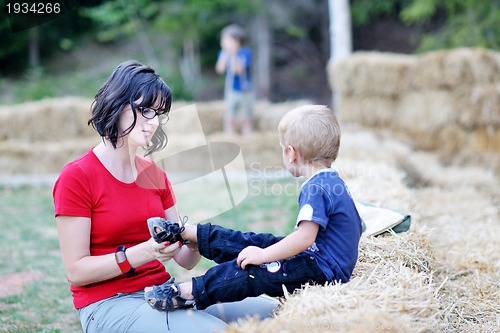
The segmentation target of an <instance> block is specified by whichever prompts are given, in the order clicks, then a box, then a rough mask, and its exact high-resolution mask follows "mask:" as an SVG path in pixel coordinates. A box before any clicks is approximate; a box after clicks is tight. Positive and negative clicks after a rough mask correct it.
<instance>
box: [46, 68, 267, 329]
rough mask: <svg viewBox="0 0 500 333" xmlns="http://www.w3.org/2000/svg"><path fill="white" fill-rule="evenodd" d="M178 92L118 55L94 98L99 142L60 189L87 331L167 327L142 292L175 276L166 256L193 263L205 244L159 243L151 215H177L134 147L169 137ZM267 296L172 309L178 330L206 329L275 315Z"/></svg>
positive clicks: (57, 197) (151, 146)
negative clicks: (248, 317) (167, 129)
mask: <svg viewBox="0 0 500 333" xmlns="http://www.w3.org/2000/svg"><path fill="white" fill-rule="evenodd" d="M171 103H172V92H171V90H170V88H169V87H168V86H167V84H165V82H164V81H163V80H162V79H161V78H160V77H159V76H158V74H156V73H155V71H154V70H153V69H152V68H150V67H147V66H144V65H142V64H140V63H138V62H135V61H127V62H124V63H122V64H120V65H119V66H118V67H117V68H116V70H115V71H114V72H113V73H112V74H111V76H110V77H109V79H108V80H107V82H106V83H105V84H104V85H103V86H102V87H101V89H100V90H99V91H98V92H97V94H96V96H95V100H94V102H93V104H92V116H91V118H90V120H89V124H90V125H92V126H93V127H94V129H95V130H96V131H97V132H98V133H99V135H100V136H101V137H102V142H101V143H100V144H98V145H97V146H95V147H93V148H92V149H90V150H89V151H87V152H86V153H84V154H83V155H82V156H80V157H79V158H77V159H76V160H74V161H72V162H70V163H68V164H67V165H66V166H65V167H64V168H63V170H62V171H61V174H60V175H59V178H58V179H57V181H56V183H55V185H54V190H53V196H54V207H55V218H56V223H57V230H58V234H59V242H60V247H61V253H62V260H63V264H64V268H65V272H66V276H67V279H68V281H69V282H70V284H71V286H70V289H71V291H72V293H73V303H74V306H75V308H76V309H77V310H78V313H79V316H80V321H81V323H82V327H83V330H84V332H88V333H94V332H106V333H108V332H148V333H151V332H165V331H166V330H167V325H166V320H165V319H166V318H165V314H162V313H160V312H158V311H155V310H153V309H151V307H150V306H149V305H148V304H147V303H146V301H145V300H144V291H143V290H144V288H145V287H146V286H151V285H158V284H162V283H164V282H165V281H167V280H168V279H169V278H170V274H168V272H166V270H165V266H164V265H163V264H162V262H165V261H168V260H170V259H174V260H175V261H176V262H177V263H178V264H179V265H180V266H182V267H184V268H186V269H191V268H193V267H194V266H195V265H196V264H197V263H198V261H199V260H200V255H199V253H198V252H196V251H194V250H191V249H189V248H188V247H187V246H183V245H182V244H180V243H174V244H168V243H165V242H163V243H159V244H158V243H156V242H155V241H154V240H153V238H151V236H150V234H149V231H148V227H147V223H146V220H147V219H148V218H150V217H153V216H160V217H165V218H167V219H169V220H173V221H179V213H178V211H177V208H176V206H175V196H174V193H173V191H172V187H171V185H170V182H169V181H168V178H167V176H166V174H165V173H164V172H163V171H162V170H161V169H160V168H158V167H157V166H156V165H155V164H154V163H153V162H152V161H150V160H148V159H145V158H141V157H139V156H137V155H136V154H137V151H138V149H139V148H140V147H145V150H146V155H149V154H151V153H153V152H155V151H157V150H160V149H162V148H164V147H165V145H166V143H167V136H166V134H165V132H164V131H163V129H162V127H161V126H159V125H160V124H161V123H165V122H166V121H167V120H168V113H169V111H170V107H171ZM275 305H276V303H275V302H273V301H270V300H267V299H264V298H254V299H247V300H245V301H243V302H239V303H230V304H220V305H216V306H213V307H212V308H208V309H206V310H204V311H194V312H193V311H189V310H180V311H176V312H175V313H170V314H169V315H168V317H167V320H168V329H169V330H170V331H172V332H209V331H212V330H217V329H221V328H223V327H224V326H225V322H229V321H233V320H236V319H238V318H240V317H244V316H246V315H255V314H257V315H259V316H260V317H261V318H262V317H266V316H269V315H270V314H271V312H272V310H273V309H274V307H275Z"/></svg>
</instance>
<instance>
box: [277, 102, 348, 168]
mask: <svg viewBox="0 0 500 333" xmlns="http://www.w3.org/2000/svg"><path fill="white" fill-rule="evenodd" d="M278 134H279V139H280V142H281V143H282V144H283V145H284V146H285V147H287V146H292V147H294V148H295V150H296V151H297V152H298V153H299V154H300V155H301V156H302V158H303V160H304V162H306V163H310V164H318V163H321V164H328V165H330V164H332V163H333V162H334V161H335V159H336V158H337V154H338V152H339V146H340V126H339V123H338V121H337V117H336V116H335V114H334V113H333V112H332V110H330V109H329V108H328V107H326V106H324V105H304V106H301V107H298V108H295V109H293V110H291V111H289V112H288V113H287V114H285V115H284V116H283V118H282V119H281V121H280V123H279V125H278Z"/></svg>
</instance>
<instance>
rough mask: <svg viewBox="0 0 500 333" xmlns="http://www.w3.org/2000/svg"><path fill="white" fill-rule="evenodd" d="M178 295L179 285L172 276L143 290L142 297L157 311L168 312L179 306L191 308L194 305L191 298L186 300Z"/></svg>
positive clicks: (179, 291) (179, 293)
mask: <svg viewBox="0 0 500 333" xmlns="http://www.w3.org/2000/svg"><path fill="white" fill-rule="evenodd" d="M180 295H181V287H180V286H179V284H178V283H175V278H173V277H171V278H170V279H169V280H168V281H167V282H165V283H164V284H161V285H159V286H153V287H152V289H149V290H146V289H145V290H144V298H145V299H146V301H147V302H148V304H149V305H150V306H151V307H152V308H153V309H155V310H158V311H166V312H168V311H174V310H175V309H180V308H192V307H193V306H194V301H193V300H187V299H185V298H182V297H181V296H180ZM174 301H175V303H174Z"/></svg>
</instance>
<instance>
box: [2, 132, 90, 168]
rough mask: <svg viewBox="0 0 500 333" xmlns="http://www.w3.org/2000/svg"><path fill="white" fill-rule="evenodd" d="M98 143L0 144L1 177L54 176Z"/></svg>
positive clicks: (77, 141) (18, 142)
mask: <svg viewBox="0 0 500 333" xmlns="http://www.w3.org/2000/svg"><path fill="white" fill-rule="evenodd" d="M97 143H99V138H96V137H94V138H83V139H77V140H66V141H61V142H44V143H38V144H33V143H31V142H23V141H0V170H1V173H3V174H47V173H58V172H60V171H61V169H62V167H63V166H64V165H65V164H66V163H68V162H70V161H71V160H73V159H74V158H76V157H78V156H79V155H81V154H83V153H84V152H85V151H87V150H88V149H90V147H92V146H95V145H96V144H97Z"/></svg>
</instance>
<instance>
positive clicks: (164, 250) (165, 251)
mask: <svg viewBox="0 0 500 333" xmlns="http://www.w3.org/2000/svg"><path fill="white" fill-rule="evenodd" d="M146 244H147V245H148V246H147V251H148V254H149V256H150V257H151V258H153V259H156V260H159V261H161V262H165V261H168V260H170V259H172V258H173V257H174V256H175V255H176V254H177V253H179V251H180V250H181V246H182V244H179V242H176V243H174V244H170V243H169V242H162V243H156V241H155V240H154V239H153V238H152V237H151V238H150V239H149V240H148V241H147V242H146Z"/></svg>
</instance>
